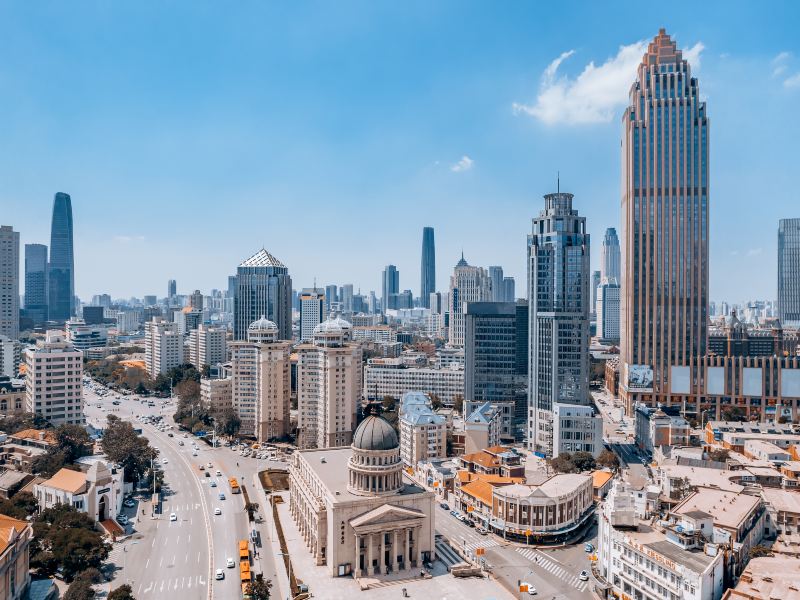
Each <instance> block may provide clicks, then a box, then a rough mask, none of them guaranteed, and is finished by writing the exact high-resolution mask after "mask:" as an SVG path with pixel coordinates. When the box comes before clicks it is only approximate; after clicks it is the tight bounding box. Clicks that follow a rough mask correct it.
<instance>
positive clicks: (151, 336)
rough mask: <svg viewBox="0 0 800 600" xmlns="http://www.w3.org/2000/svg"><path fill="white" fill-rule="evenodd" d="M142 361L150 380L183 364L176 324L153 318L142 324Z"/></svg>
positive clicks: (181, 348) (180, 342)
mask: <svg viewBox="0 0 800 600" xmlns="http://www.w3.org/2000/svg"><path fill="white" fill-rule="evenodd" d="M144 360H145V366H146V368H147V375H148V376H149V377H151V378H152V379H155V378H156V377H158V376H159V375H160V374H161V373H166V372H167V371H169V370H170V369H172V368H174V367H177V366H178V365H181V364H182V363H183V336H182V335H181V334H180V333H179V332H178V325H177V324H176V323H170V322H168V321H165V320H164V319H163V318H162V317H154V318H153V320H152V321H148V322H147V323H145V324H144Z"/></svg>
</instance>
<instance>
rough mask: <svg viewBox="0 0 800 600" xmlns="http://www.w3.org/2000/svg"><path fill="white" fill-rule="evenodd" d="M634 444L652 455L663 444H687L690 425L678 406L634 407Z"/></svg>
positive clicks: (641, 405) (642, 405)
mask: <svg viewBox="0 0 800 600" xmlns="http://www.w3.org/2000/svg"><path fill="white" fill-rule="evenodd" d="M635 416H636V445H637V446H638V447H639V448H641V449H642V450H644V451H645V452H648V453H650V454H651V455H652V453H653V452H654V450H655V449H656V448H661V447H663V446H688V445H689V443H690V434H691V426H690V425H689V422H688V421H687V420H686V419H684V418H683V417H682V416H681V415H680V407H679V406H671V407H661V406H658V407H652V406H647V405H644V404H638V405H636V407H635Z"/></svg>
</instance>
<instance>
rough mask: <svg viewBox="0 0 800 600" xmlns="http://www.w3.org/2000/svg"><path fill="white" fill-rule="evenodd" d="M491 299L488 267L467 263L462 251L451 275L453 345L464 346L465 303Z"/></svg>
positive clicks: (451, 339) (489, 300) (451, 341)
mask: <svg viewBox="0 0 800 600" xmlns="http://www.w3.org/2000/svg"><path fill="white" fill-rule="evenodd" d="M491 301H492V283H491V280H490V279H489V275H488V274H487V272H486V269H484V268H483V267H473V266H471V265H469V264H467V261H466V260H464V254H463V253H462V254H461V260H459V261H458V263H457V264H456V266H455V269H453V274H452V275H451V276H450V295H449V302H450V324H449V335H450V339H449V342H450V345H451V346H456V347H459V348H461V347H463V346H464V334H465V324H466V317H465V316H464V304H465V303H467V302H491Z"/></svg>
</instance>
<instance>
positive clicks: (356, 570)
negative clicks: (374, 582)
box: [353, 534, 361, 577]
mask: <svg viewBox="0 0 800 600" xmlns="http://www.w3.org/2000/svg"><path fill="white" fill-rule="evenodd" d="M360 557H361V536H360V535H358V534H356V560H355V562H354V563H353V575H355V576H356V577H358V576H359V575H361V573H360V571H359V565H358V563H359V558H360Z"/></svg>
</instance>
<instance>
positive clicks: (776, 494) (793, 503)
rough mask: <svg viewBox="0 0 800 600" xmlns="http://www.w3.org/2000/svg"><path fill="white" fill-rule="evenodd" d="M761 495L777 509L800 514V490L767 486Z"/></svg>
mask: <svg viewBox="0 0 800 600" xmlns="http://www.w3.org/2000/svg"><path fill="white" fill-rule="evenodd" d="M761 495H762V496H763V497H764V500H765V501H766V502H767V503H768V504H769V505H770V506H771V507H772V508H774V509H775V510H777V511H780V512H787V513H794V514H800V491H795V490H782V489H779V488H768V487H765V488H763V489H762V490H761Z"/></svg>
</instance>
